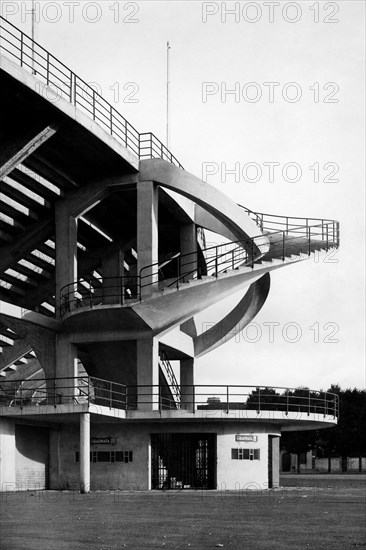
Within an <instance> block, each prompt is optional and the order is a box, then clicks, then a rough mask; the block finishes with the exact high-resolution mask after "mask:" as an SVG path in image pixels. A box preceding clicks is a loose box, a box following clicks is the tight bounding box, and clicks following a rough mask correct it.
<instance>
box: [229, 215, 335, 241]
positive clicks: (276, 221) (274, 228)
mask: <svg viewBox="0 0 366 550" xmlns="http://www.w3.org/2000/svg"><path fill="white" fill-rule="evenodd" d="M238 206H240V208H243V210H245V212H246V213H247V214H248V216H250V217H251V218H252V220H253V221H254V222H255V223H256V225H257V226H258V227H259V228H260V230H261V231H263V232H264V233H278V232H279V231H284V232H285V233H286V234H289V233H291V232H292V231H293V230H296V229H297V228H298V227H303V228H307V230H308V231H310V230H311V228H312V227H319V226H322V228H323V237H324V239H325V240H326V238H327V232H328V239H329V241H331V242H332V243H333V244H334V245H335V246H337V247H338V246H339V222H337V221H335V220H328V219H320V218H302V217H295V216H277V215H275V214H265V213H264V212H254V211H253V210H250V209H249V208H247V207H246V206H242V205H241V204H239V205H238Z"/></svg>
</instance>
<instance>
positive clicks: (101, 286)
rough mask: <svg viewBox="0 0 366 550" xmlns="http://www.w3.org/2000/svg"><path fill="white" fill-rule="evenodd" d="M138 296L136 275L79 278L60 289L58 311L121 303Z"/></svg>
mask: <svg viewBox="0 0 366 550" xmlns="http://www.w3.org/2000/svg"><path fill="white" fill-rule="evenodd" d="M139 298H140V283H139V278H138V276H129V275H126V276H122V277H93V278H90V279H84V278H81V279H79V280H78V281H73V282H72V283H68V284H67V285H64V286H63V287H62V288H61V290H60V313H61V315H64V314H65V313H68V312H70V311H71V309H78V308H81V307H85V306H86V305H87V306H89V307H93V306H96V305H105V304H111V303H113V304H116V303H119V304H121V305H123V304H125V303H126V302H131V301H132V300H136V299H139Z"/></svg>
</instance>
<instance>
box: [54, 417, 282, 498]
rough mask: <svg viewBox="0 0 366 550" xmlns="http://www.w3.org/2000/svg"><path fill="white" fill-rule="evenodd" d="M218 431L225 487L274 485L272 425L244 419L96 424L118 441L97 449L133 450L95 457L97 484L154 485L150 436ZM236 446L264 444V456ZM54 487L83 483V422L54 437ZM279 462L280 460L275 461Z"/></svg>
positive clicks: (97, 432)
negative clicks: (241, 456)
mask: <svg viewBox="0 0 366 550" xmlns="http://www.w3.org/2000/svg"><path fill="white" fill-rule="evenodd" d="M192 432H193V433H197V432H202V433H216V434H217V486H218V487H219V488H221V490H223V489H226V490H239V489H240V490H245V489H255V490H258V489H265V488H267V486H268V433H269V432H270V433H273V434H274V435H279V433H276V431H273V430H272V429H271V427H270V426H266V425H264V424H263V425H259V424H249V423H248V424H243V423H242V422H241V423H236V422H235V423H213V422H211V423H204V422H202V423H197V422H194V423H184V422H180V423H179V424H178V423H171V424H170V423H164V424H160V423H146V424H143V423H138V424H137V423H136V424H132V423H130V424H128V423H123V425H122V424H117V423H115V424H95V423H92V424H91V438H96V437H99V438H101V437H110V438H111V439H112V444H108V445H105V444H97V445H91V451H122V450H124V451H132V452H133V462H131V463H119V462H114V463H109V462H106V463H91V464H90V472H91V474H90V481H91V489H92V490H95V489H103V490H106V489H109V490H117V489H129V488H132V489H133V490H148V489H150V480H151V471H150V453H151V448H150V436H151V434H152V433H192ZM236 434H251V435H256V436H257V439H258V440H257V441H256V442H242V441H240V442H238V441H235V435H236ZM233 448H240V449H243V448H250V449H252V448H255V449H260V460H236V459H234V460H233V459H232V458H231V449H233ZM50 449H51V451H50V453H51V458H50V488H51V489H73V488H75V489H77V488H78V486H79V463H77V462H76V461H75V452H76V451H79V426H78V424H75V425H72V426H70V425H69V426H65V425H64V426H60V427H59V429H55V430H53V431H52V433H51V439H50ZM274 462H275V461H274Z"/></svg>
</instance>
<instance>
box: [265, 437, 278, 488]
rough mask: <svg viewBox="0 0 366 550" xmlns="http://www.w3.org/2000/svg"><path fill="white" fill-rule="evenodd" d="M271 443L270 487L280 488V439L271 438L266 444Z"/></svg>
mask: <svg viewBox="0 0 366 550" xmlns="http://www.w3.org/2000/svg"><path fill="white" fill-rule="evenodd" d="M271 442H272V487H273V488H276V487H279V486H280V438H279V437H271V438H269V441H268V443H271Z"/></svg>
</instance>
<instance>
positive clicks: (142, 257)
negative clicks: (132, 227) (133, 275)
mask: <svg viewBox="0 0 366 550" xmlns="http://www.w3.org/2000/svg"><path fill="white" fill-rule="evenodd" d="M157 261H158V189H157V186H156V185H155V184H154V182H152V181H143V182H139V183H138V184H137V274H138V275H139V274H140V270H141V269H142V268H143V267H146V266H149V265H151V264H155V263H156V262H157ZM157 273H158V266H157V265H156V266H154V267H153V268H152V269H150V270H144V271H143V273H142V275H143V276H144V278H143V280H142V285H144V286H143V287H142V289H141V295H142V297H146V296H150V295H151V294H152V292H154V290H156V289H157V284H154V283H157V281H158V274H157Z"/></svg>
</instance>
